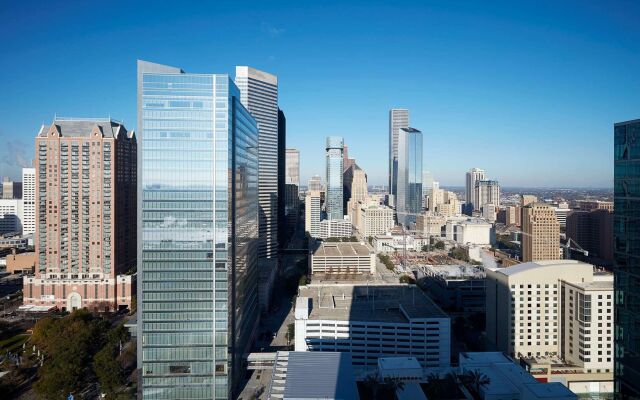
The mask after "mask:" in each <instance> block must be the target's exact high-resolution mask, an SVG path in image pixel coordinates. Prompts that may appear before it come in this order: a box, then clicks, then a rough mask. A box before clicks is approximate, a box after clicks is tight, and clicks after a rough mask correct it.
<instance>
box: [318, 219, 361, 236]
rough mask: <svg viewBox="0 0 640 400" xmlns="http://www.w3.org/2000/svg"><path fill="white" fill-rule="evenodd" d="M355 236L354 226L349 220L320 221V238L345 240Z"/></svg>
mask: <svg viewBox="0 0 640 400" xmlns="http://www.w3.org/2000/svg"><path fill="white" fill-rule="evenodd" d="M352 235H353V225H352V224H351V220H350V219H349V218H345V219H325V220H322V221H320V233H319V234H318V236H317V237H318V238H320V239H328V238H343V237H351V236H352Z"/></svg>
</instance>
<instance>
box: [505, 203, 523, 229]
mask: <svg viewBox="0 0 640 400" xmlns="http://www.w3.org/2000/svg"><path fill="white" fill-rule="evenodd" d="M521 218H522V209H521V208H520V206H507V207H506V210H505V225H507V226H516V227H518V228H519V227H520V225H521Z"/></svg>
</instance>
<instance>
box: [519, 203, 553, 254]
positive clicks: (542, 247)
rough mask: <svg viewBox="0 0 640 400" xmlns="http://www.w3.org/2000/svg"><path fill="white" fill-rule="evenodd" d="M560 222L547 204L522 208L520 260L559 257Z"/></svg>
mask: <svg viewBox="0 0 640 400" xmlns="http://www.w3.org/2000/svg"><path fill="white" fill-rule="evenodd" d="M560 258H561V257H560V223H559V222H558V218H557V217H556V212H555V210H554V209H553V207H551V206H550V205H548V204H541V203H533V204H529V205H528V206H526V207H523V208H522V261H523V262H529V261H545V260H557V259H560Z"/></svg>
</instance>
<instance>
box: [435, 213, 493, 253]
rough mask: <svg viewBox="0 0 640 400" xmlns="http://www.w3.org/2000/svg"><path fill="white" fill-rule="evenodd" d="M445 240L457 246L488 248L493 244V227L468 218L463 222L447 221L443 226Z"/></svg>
mask: <svg viewBox="0 0 640 400" xmlns="http://www.w3.org/2000/svg"><path fill="white" fill-rule="evenodd" d="M445 234H446V237H447V239H449V240H453V241H455V242H456V243H459V244H473V245H478V246H490V245H492V244H493V243H495V240H496V238H495V236H496V235H495V229H494V227H493V225H492V224H491V223H489V222H487V221H485V220H483V219H478V218H468V219H465V220H463V221H447V224H446V226H445Z"/></svg>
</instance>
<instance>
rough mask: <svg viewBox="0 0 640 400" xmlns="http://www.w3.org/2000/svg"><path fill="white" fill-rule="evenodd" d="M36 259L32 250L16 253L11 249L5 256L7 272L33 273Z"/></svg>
mask: <svg viewBox="0 0 640 400" xmlns="http://www.w3.org/2000/svg"><path fill="white" fill-rule="evenodd" d="M37 260H38V258H37V256H36V253H35V252H33V251H31V252H28V253H18V254H16V251H15V250H13V251H12V253H11V254H9V255H7V258H6V264H7V272H8V273H10V274H24V273H33V271H35V269H36V262H37Z"/></svg>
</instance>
